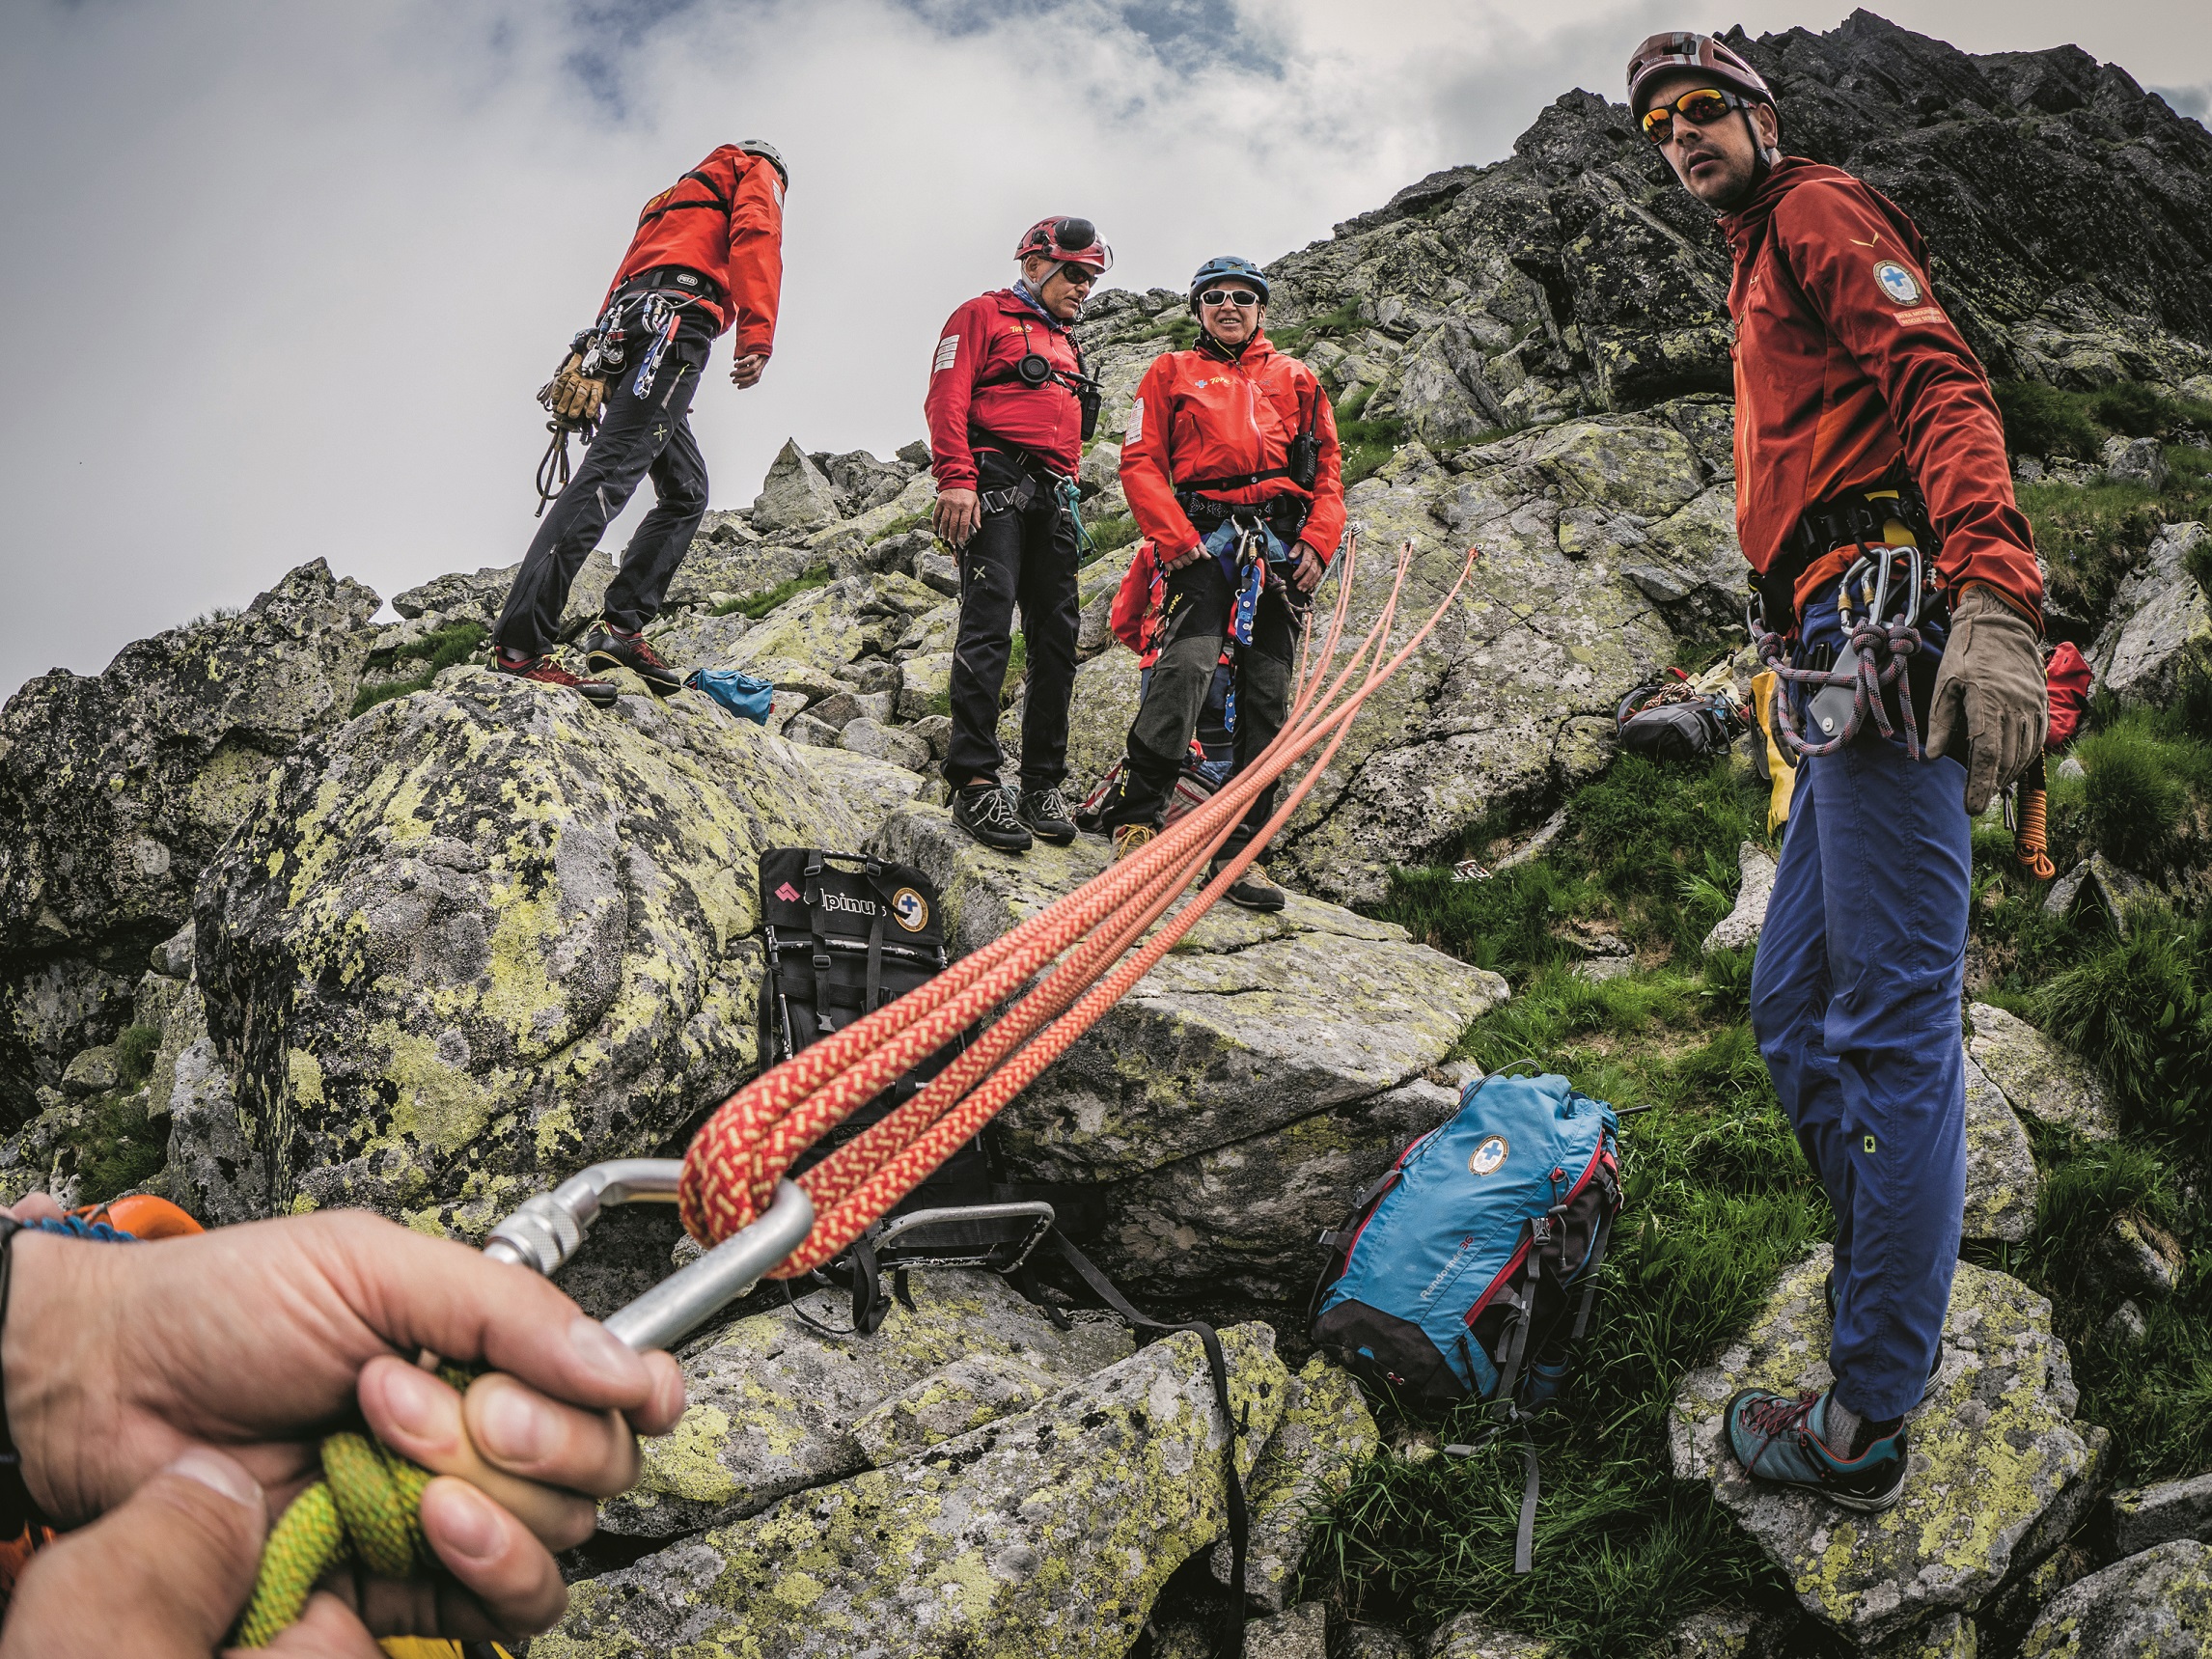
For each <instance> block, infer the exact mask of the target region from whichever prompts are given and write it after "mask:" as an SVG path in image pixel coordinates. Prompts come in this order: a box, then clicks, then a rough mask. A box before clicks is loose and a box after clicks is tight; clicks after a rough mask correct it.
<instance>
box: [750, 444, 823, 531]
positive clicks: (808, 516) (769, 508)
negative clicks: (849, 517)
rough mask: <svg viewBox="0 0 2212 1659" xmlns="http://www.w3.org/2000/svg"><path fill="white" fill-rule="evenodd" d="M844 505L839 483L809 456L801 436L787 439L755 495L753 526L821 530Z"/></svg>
mask: <svg viewBox="0 0 2212 1659" xmlns="http://www.w3.org/2000/svg"><path fill="white" fill-rule="evenodd" d="M841 505H842V504H841V503H840V502H839V500H838V494H837V486H836V485H835V484H831V483H830V481H829V479H828V478H827V477H826V476H825V475H824V474H823V472H822V470H821V468H820V467H818V466H816V465H815V463H814V462H813V461H812V460H810V459H808V458H807V453H806V451H804V450H802V449H800V448H799V441H798V439H796V438H786V439H785V440H784V447H783V448H782V449H780V450H778V451H777V452H776V458H775V459H774V460H773V461H771V462H770V463H769V465H768V476H767V477H766V478H765V479H763V480H762V481H761V484H760V494H759V495H758V496H756V497H755V498H754V501H753V527H754V528H755V529H757V530H761V531H767V532H775V531H779V530H815V529H818V528H820V527H821V526H822V525H825V524H828V523H830V522H831V521H832V520H833V519H835V518H836V517H837V516H838V515H839V512H840V510H841Z"/></svg>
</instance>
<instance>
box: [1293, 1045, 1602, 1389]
mask: <svg viewBox="0 0 2212 1659" xmlns="http://www.w3.org/2000/svg"><path fill="white" fill-rule="evenodd" d="M1619 1128H1620V1124H1619V1119H1618V1116H1617V1115H1616V1114H1615V1112H1614V1110H1613V1108H1612V1107H1611V1106H1608V1105H1607V1104H1606V1103H1605V1102H1604V1101H1602V1100H1593V1099H1591V1098H1590V1096H1589V1095H1587V1094H1584V1093H1581V1092H1578V1091H1577V1090H1576V1089H1575V1088H1574V1087H1573V1086H1572V1085H1571V1084H1569V1083H1568V1082H1567V1080H1566V1079H1565V1078H1563V1077H1557V1076H1543V1077H1508V1076H1506V1075H1504V1074H1503V1073H1500V1072H1493V1073H1491V1074H1490V1075H1489V1076H1488V1077H1484V1078H1481V1079H1479V1080H1478V1081H1477V1082H1474V1083H1471V1084H1469V1085H1468V1086H1467V1088H1466V1089H1465V1090H1464V1091H1463V1092H1461V1094H1460V1097H1459V1110H1458V1112H1457V1113H1456V1114H1455V1115H1454V1116H1453V1117H1452V1120H1450V1121H1449V1122H1447V1123H1445V1124H1443V1125H1441V1126H1440V1127H1438V1128H1436V1129H1433V1130H1431V1131H1430V1132H1429V1133H1428V1134H1426V1135H1424V1136H1423V1137H1422V1138H1421V1139H1420V1140H1418V1141H1416V1142H1414V1143H1413V1145H1412V1146H1410V1147H1406V1149H1405V1151H1404V1152H1403V1153H1402V1154H1401V1155H1400V1156H1399V1158H1398V1160H1397V1162H1396V1164H1394V1165H1392V1166H1391V1168H1390V1169H1389V1170H1388V1171H1386V1172H1385V1173H1384V1175H1382V1176H1381V1178H1380V1179H1378V1180H1377V1181H1375V1183H1374V1184H1373V1185H1372V1186H1370V1187H1369V1189H1368V1190H1367V1191H1366V1192H1365V1193H1363V1194H1361V1195H1360V1199H1359V1203H1357V1204H1356V1205H1355V1206H1354V1208H1353V1211H1352V1214H1351V1217H1350V1219H1349V1220H1348V1221H1347V1222H1346V1223H1345V1224H1344V1226H1343V1227H1342V1228H1341V1229H1339V1230H1336V1231H1334V1232H1327V1233H1323V1234H1322V1235H1321V1242H1322V1243H1323V1245H1324V1246H1326V1247H1327V1248H1328V1251H1329V1263H1328V1266H1327V1267H1326V1268H1325V1269H1323V1271H1322V1275H1321V1281H1320V1284H1319V1285H1318V1286H1315V1292H1314V1301H1315V1304H1316V1306H1317V1309H1318V1316H1317V1317H1316V1318H1315V1319H1314V1321H1313V1341H1314V1342H1315V1343H1316V1344H1317V1345H1319V1346H1321V1347H1323V1348H1327V1349H1329V1350H1331V1351H1332V1352H1334V1353H1335V1354H1336V1355H1337V1357H1338V1358H1339V1360H1340V1361H1341V1363H1342V1364H1343V1366H1344V1367H1345V1369H1348V1370H1350V1371H1351V1372H1352V1373H1353V1374H1354V1375H1356V1376H1359V1377H1362V1378H1364V1379H1365V1380H1367V1381H1368V1382H1370V1383H1373V1384H1376V1385H1378V1386H1380V1387H1382V1388H1384V1389H1386V1390H1388V1391H1390V1392H1393V1393H1395V1394H1396V1396H1398V1397H1399V1398H1401V1399H1404V1400H1406V1401H1407V1402H1408V1403H1409V1404H1414V1405H1418V1406H1426V1407H1440V1406H1447V1405H1453V1404H1457V1403H1458V1402H1459V1401H1461V1400H1465V1399H1478V1400H1482V1401H1486V1402H1488V1401H1504V1402H1509V1403H1510V1404H1511V1405H1512V1406H1513V1407H1514V1408H1515V1409H1517V1410H1519V1411H1524V1412H1533V1411H1538V1410H1541V1409H1542V1408H1543V1407H1545V1406H1546V1405H1549V1404H1550V1403H1551V1401H1552V1399H1553V1398H1554V1397H1555V1396H1557V1395H1558V1393H1559V1390H1560V1387H1561V1385H1562V1382H1563V1381H1564V1380H1565V1375H1566V1366H1567V1360H1568V1358H1569V1356H1570V1353H1571V1350H1572V1348H1573V1346H1574V1344H1575V1343H1576V1342H1578V1341H1580V1340H1581V1338H1582V1334H1583V1332H1584V1330H1585V1328H1586V1327H1587V1326H1588V1324H1589V1322H1590V1302H1591V1299H1592V1297H1593V1296H1594V1294H1595V1292H1596V1278H1597V1269H1598V1265H1599V1263H1600V1262H1602V1261H1603V1260H1604V1259H1605V1250H1606V1245H1607V1242H1608V1241H1609V1239H1610V1238H1611V1236H1612V1231H1613V1222H1614V1218H1615V1216H1617V1215H1618V1213H1619V1211H1620V1156H1619V1148H1618V1134H1619ZM1570 1313H1571V1315H1572V1316H1571V1319H1570V1317H1569V1315H1570Z"/></svg>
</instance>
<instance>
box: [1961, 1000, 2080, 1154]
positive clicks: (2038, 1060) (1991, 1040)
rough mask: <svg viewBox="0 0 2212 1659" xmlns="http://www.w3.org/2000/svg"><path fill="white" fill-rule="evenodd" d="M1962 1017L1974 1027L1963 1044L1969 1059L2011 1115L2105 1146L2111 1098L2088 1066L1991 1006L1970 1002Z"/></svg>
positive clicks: (2016, 1016) (2016, 1019) (2041, 1035)
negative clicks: (2002, 1100)
mask: <svg viewBox="0 0 2212 1659" xmlns="http://www.w3.org/2000/svg"><path fill="white" fill-rule="evenodd" d="M1966 1017H1967V1020H1968V1022H1969V1023H1970V1024H1971V1025H1972V1026H1973V1027H1974V1035H1973V1036H1972V1037H1968V1038H1967V1039H1966V1052H1967V1055H1968V1057H1969V1058H1971V1059H1972V1060H1973V1061H1974V1063H1975V1064H1976V1065H1978V1066H1980V1067H1981V1069H1982V1071H1983V1073H1984V1074H1985V1075H1986V1076H1987V1077H1988V1079H1989V1081H1990V1082H1991V1083H1993V1084H1995V1085H1996V1086H1997V1088H1998V1090H1999V1091H2000V1092H2003V1094H2004V1095H2005V1100H2006V1101H2007V1102H2008V1103H2009V1104H2010V1105H2011V1107H2012V1109H2013V1110H2014V1111H2015V1112H2018V1113H2020V1114H2022V1115H2023V1116H2024V1117H2029V1118H2032V1119H2034V1120H2035V1121H2036V1122H2038V1123H2041V1124H2042V1125H2044V1126H2045V1127H2046V1128H2054V1129H2061V1128H2062V1129H2071V1130H2073V1131H2074V1132H2075V1133H2077V1134H2079V1135H2083V1136H2086V1137H2087V1138H2088V1139H2089V1140H2092V1141H2109V1140H2111V1139H2112V1138H2113V1136H2114V1135H2115V1133H2117V1132H2118V1125H2117V1114H2116V1113H2115V1112H2114V1110H2113V1105H2112V1100H2111V1097H2110V1096H2109V1095H2107V1094H2106V1092H2105V1087H2104V1084H2103V1083H2102V1082H2101V1081H2099V1079H2098V1077H2097V1074H2096V1073H2095V1071H2093V1070H2092V1069H2090V1067H2089V1065H2088V1062H2087V1061H2085V1060H2083V1059H2081V1058H2080V1057H2079V1056H2078V1055H2074V1054H2069V1053H2068V1052H2067V1051H2066V1050H2065V1049H2063V1048H2061V1047H2060V1046H2059V1045H2058V1044H2057V1043H2055V1042H2053V1041H2052V1040H2051V1039H2050V1038H2049V1037H2045V1036H2044V1035H2043V1034H2042V1033H2041V1032H2039V1031H2037V1030H2036V1029H2035V1028H2034V1027H2033V1026H2032V1025H2030V1024H2029V1023H2028V1022H2027V1021H2026V1020H2024V1019H2022V1018H2020V1017H2019V1016H2018V1015H2017V1014H2010V1013H2006V1012H2005V1010H2004V1009H2001V1008H1998V1007H1996V1006H1994V1005H1993V1004H1990V1003H1974V1004H1972V1005H1970V1006H1969V1007H1968V1009H1967V1010H1966Z"/></svg>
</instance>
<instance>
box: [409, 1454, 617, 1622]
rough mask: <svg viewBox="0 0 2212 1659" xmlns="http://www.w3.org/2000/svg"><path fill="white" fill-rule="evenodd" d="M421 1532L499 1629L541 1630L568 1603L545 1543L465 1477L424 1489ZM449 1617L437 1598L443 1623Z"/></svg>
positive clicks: (437, 1482) (440, 1480)
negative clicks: (541, 1542) (481, 1604)
mask: <svg viewBox="0 0 2212 1659" xmlns="http://www.w3.org/2000/svg"><path fill="white" fill-rule="evenodd" d="M423 1535H424V1536H425V1537H427V1538H428V1539H429V1544H430V1548H431V1549H432V1550H434V1551H435V1552H436V1553H437V1558H438V1560H439V1561H440V1562H442V1563H443V1564H444V1566H445V1568H446V1570H447V1571H448V1572H450V1573H452V1574H453V1575H454V1577H455V1579H456V1580H457V1581H458V1582H459V1584H460V1585H461V1587H462V1588H463V1589H465V1590H468V1591H469V1592H470V1593H471V1594H473V1595H474V1596H475V1598H476V1599H477V1600H478V1601H479V1602H481V1603H483V1605H484V1611H485V1612H486V1613H488V1614H489V1615H490V1616H491V1618H492V1620H493V1621H494V1623H496V1624H497V1625H498V1626H499V1627H500V1628H501V1629H503V1630H511V1631H515V1632H529V1631H539V1630H543V1629H545V1628H546V1627H547V1626H548V1625H550V1624H552V1622H553V1621H554V1620H555V1619H557V1618H560V1617H561V1615H562V1613H563V1611H564V1610H566V1609H567V1605H568V1587H567V1585H565V1584H563V1583H562V1582H561V1570H560V1568H559V1567H557V1566H556V1565H555V1564H554V1562H553V1558H552V1556H551V1555H549V1554H548V1553H547V1552H546V1550H545V1547H544V1546H543V1545H542V1544H540V1543H539V1541H538V1539H537V1538H535V1537H533V1536H532V1535H531V1534H530V1531H529V1529H528V1528H526V1527H524V1526H523V1525H522V1523H521V1522H520V1521H518V1520H516V1519H515V1517H514V1516H513V1515H512V1514H510V1513H509V1512H508V1511H507V1510H506V1509H504V1508H502V1507H500V1506H499V1505H497V1504H494V1503H493V1502H492V1501H491V1500H490V1499H488V1498H486V1497H485V1496H484V1494H483V1493H482V1492H480V1491H478V1490H477V1489H476V1488H475V1487H474V1486H472V1485H470V1484H469V1483H468V1482H466V1481H462V1480H451V1479H437V1480H432V1481H431V1482H430V1483H429V1486H427V1487H425V1488H424V1490H423ZM579 1541H580V1540H579ZM448 1617H449V1615H448V1613H447V1611H446V1607H445V1604H444V1602H443V1601H441V1603H440V1615H439V1618H440V1627H441V1628H447V1626H446V1624H445V1619H446V1618H448Z"/></svg>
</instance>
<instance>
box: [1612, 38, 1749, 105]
mask: <svg viewBox="0 0 2212 1659" xmlns="http://www.w3.org/2000/svg"><path fill="white" fill-rule="evenodd" d="M1676 69H1695V70H1697V71H1698V72H1699V73H1700V74H1705V75H1710V76H1712V77H1713V79H1714V80H1716V81H1718V82H1719V83H1720V84H1721V85H1722V86H1724V87H1726V88H1727V89H1728V91H1730V92H1734V93H1741V94H1742V95H1743V96H1744V97H1748V98H1751V99H1752V100H1753V101H1755V102H1757V103H1763V104H1766V105H1768V106H1769V107H1773V106H1774V89H1773V88H1771V87H1769V86H1768V85H1767V84H1766V78H1765V77H1764V76H1763V75H1761V74H1760V73H1759V72H1758V70H1756V69H1753V68H1752V67H1751V65H1749V64H1747V63H1745V62H1744V60H1743V59H1742V58H1741V57H1740V56H1739V55H1738V54H1737V53H1736V51H1735V49H1734V48H1733V47H1731V46H1729V45H1728V43H1727V42H1725V41H1717V40H1715V39H1714V38H1713V37H1712V36H1710V35H1695V34H1692V33H1690V32H1689V31H1688V30H1686V29H1677V30H1675V31H1673V33H1671V34H1665V35H1653V36H1652V37H1651V38H1650V39H1649V40H1648V41H1645V42H1644V44H1642V45H1641V46H1639V47H1637V48H1636V50H1635V51H1634V52H1632V53H1630V54H1629V57H1628V113H1629V114H1630V115H1633V116H1635V117H1636V118H1637V119H1638V120H1642V119H1643V116H1644V94H1645V90H1646V89H1647V88H1649V86H1650V85H1651V83H1652V82H1653V81H1655V80H1657V79H1658V78H1659V77H1660V76H1661V75H1664V74H1672V73H1673V71H1674V70H1676Z"/></svg>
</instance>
